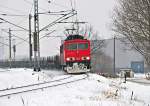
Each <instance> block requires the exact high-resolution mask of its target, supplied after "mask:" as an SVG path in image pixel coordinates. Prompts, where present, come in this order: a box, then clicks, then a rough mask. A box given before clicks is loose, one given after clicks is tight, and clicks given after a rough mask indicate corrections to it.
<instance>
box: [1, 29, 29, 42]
mask: <svg viewBox="0 0 150 106" xmlns="http://www.w3.org/2000/svg"><path fill="white" fill-rule="evenodd" d="M2 31H3V32H5V33H8V34H9V32H7V31H5V30H2ZM11 35H13V36H14V37H16V38H18V39H20V40H23V41H25V42H27V43H29V42H28V41H27V40H26V39H23V38H21V37H19V36H16V35H14V34H11Z"/></svg>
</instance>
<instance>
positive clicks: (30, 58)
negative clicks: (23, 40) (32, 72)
mask: <svg viewBox="0 0 150 106" xmlns="http://www.w3.org/2000/svg"><path fill="white" fill-rule="evenodd" d="M31 18H32V16H31V14H29V60H30V61H32V43H31Z"/></svg>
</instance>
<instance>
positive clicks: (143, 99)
mask: <svg viewBox="0 0 150 106" xmlns="http://www.w3.org/2000/svg"><path fill="white" fill-rule="evenodd" d="M66 76H67V75H66V74H65V73H64V72H61V71H50V70H49V71H48V70H47V71H42V72H33V71H32V70H31V69H11V70H9V71H6V72H5V69H0V89H5V88H11V87H16V86H22V85H27V84H32V83H38V82H43V81H48V80H54V79H59V78H61V77H66ZM76 76H78V75H76ZM137 76H138V75H137ZM139 76H142V75H139ZM139 76H138V77H139ZM123 82H124V79H120V78H117V79H112V78H105V77H102V76H100V75H96V74H89V77H88V78H87V79H84V80H81V81H77V82H74V83H69V84H65V85H61V86H56V87H52V88H46V89H41V90H37V91H32V92H28V93H22V94H17V95H11V96H9V97H2V98H0V106H149V105H150V92H149V91H150V86H144V85H141V84H137V83H133V82H127V83H123Z"/></svg>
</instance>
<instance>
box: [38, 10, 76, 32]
mask: <svg viewBox="0 0 150 106" xmlns="http://www.w3.org/2000/svg"><path fill="white" fill-rule="evenodd" d="M74 11H75V10H73V11H71V12H69V13H68V14H65V15H63V16H62V17H60V18H58V19H56V20H55V21H53V22H52V23H50V24H48V25H47V26H45V27H43V28H42V29H41V30H39V32H41V31H42V30H44V29H46V28H48V27H51V26H53V25H55V24H57V23H58V22H61V21H63V20H66V19H68V18H70V17H72V16H74V15H75V14H76V13H74ZM70 14H71V15H70ZM68 15H70V16H68Z"/></svg>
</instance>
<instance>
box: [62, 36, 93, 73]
mask: <svg viewBox="0 0 150 106" xmlns="http://www.w3.org/2000/svg"><path fill="white" fill-rule="evenodd" d="M90 52H91V49H90V40H87V39H85V38H84V37H83V36H81V35H69V36H68V37H67V38H66V39H65V40H64V41H63V42H62V44H61V46H60V64H61V66H62V68H63V70H64V71H66V72H67V73H86V72H89V71H90V68H91V65H90V64H91V55H90V54H91V53H90Z"/></svg>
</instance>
